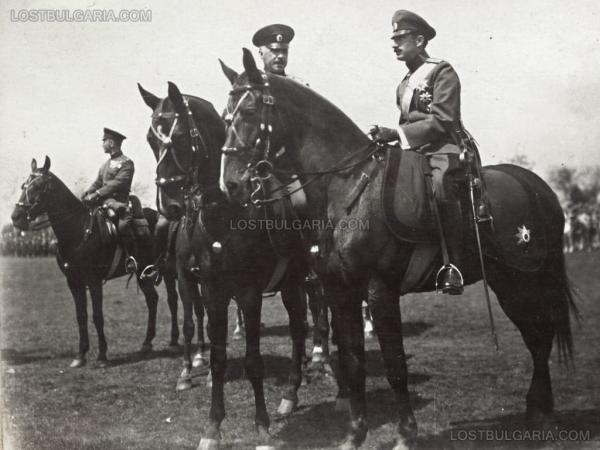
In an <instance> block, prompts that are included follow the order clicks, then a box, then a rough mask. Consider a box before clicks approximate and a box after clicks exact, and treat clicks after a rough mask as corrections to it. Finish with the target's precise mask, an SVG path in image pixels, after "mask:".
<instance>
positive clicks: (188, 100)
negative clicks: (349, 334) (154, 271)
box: [139, 82, 307, 448]
mask: <svg viewBox="0 0 600 450" xmlns="http://www.w3.org/2000/svg"><path fill="white" fill-rule="evenodd" d="M139 90H140V94H141V96H142V98H143V100H144V102H145V103H146V105H148V106H149V107H150V108H151V109H152V111H153V113H152V123H151V126H150V129H149V130H148V135H147V139H148V142H149V144H150V146H151V148H152V150H153V151H154V154H155V156H156V157H157V161H158V163H157V169H156V170H157V185H158V189H159V194H158V198H159V203H160V208H161V210H162V211H164V214H165V215H166V217H167V218H168V219H169V220H179V222H180V225H179V228H178V231H177V236H176V240H175V246H176V250H175V254H176V259H177V277H178V286H179V292H180V295H181V298H182V301H183V303H184V312H185V311H188V310H189V304H190V303H191V302H192V301H193V299H197V298H199V297H200V293H199V291H198V284H200V285H201V288H202V296H203V300H204V302H205V305H206V309H207V312H208V320H209V338H210V343H211V344H210V345H211V347H210V348H211V352H210V368H211V376H212V403H211V409H210V417H209V422H210V423H209V425H208V427H207V429H206V432H205V436H204V437H203V438H202V441H201V444H200V447H201V448H213V447H216V446H218V442H219V440H220V431H219V429H220V424H221V422H222V420H223V418H224V415H225V409H224V394H223V384H224V375H225V369H226V345H227V320H228V317H227V310H228V304H229V302H230V299H231V298H232V297H235V298H236V301H237V303H238V305H239V306H240V308H241V309H242V312H243V315H244V318H245V320H244V326H245V339H246V356H245V368H246V375H247V377H248V378H249V380H250V382H251V384H252V388H253V390H254V395H255V403H256V415H255V423H256V428H257V430H258V432H259V436H260V438H261V439H264V440H268V427H269V416H268V413H267V411H266V406H265V400H264V393H263V362H262V358H261V355H260V348H259V343H260V314H261V306H262V292H263V291H264V290H265V289H266V290H280V291H281V297H282V300H283V304H284V306H285V308H286V310H287V312H288V315H289V318H290V321H289V326H290V334H291V338H292V356H291V363H290V375H289V378H288V383H287V385H286V386H285V387H284V389H283V399H282V402H281V405H280V407H279V410H278V411H279V413H280V414H283V415H287V414H290V413H291V412H292V411H293V410H294V409H295V408H296V405H297V403H298V396H297V391H298V389H299V387H300V384H301V381H302V365H303V359H304V356H305V337H306V328H305V325H304V322H305V317H306V306H305V305H306V303H305V302H304V299H303V293H302V292H301V289H300V286H301V283H302V281H303V279H304V278H303V277H304V274H305V273H306V271H307V267H306V264H305V262H304V260H303V258H287V257H286V256H285V255H283V256H278V255H277V254H276V250H278V249H280V248H283V247H285V246H287V245H292V246H295V245H296V241H295V239H294V238H291V239H289V233H284V236H283V237H284V242H280V243H279V244H280V245H279V246H278V247H275V248H274V245H276V244H274V242H273V240H274V239H278V238H280V237H281V236H273V235H272V234H269V233H265V232H264V230H262V229H261V228H260V227H259V226H254V227H253V229H246V230H240V229H236V226H234V225H233V222H232V221H233V220H234V218H235V219H237V220H242V221H245V223H246V224H248V223H251V222H253V221H254V223H255V224H257V223H258V221H259V220H261V219H262V218H263V217H264V216H262V214H263V212H264V211H261V212H260V214H261V215H248V214H246V212H245V211H242V212H241V213H239V214H238V212H237V211H232V210H231V207H230V204H229V202H227V201H225V199H224V197H223V196H222V194H221V193H220V190H219V189H218V184H217V182H218V179H219V172H220V149H221V146H222V145H223V142H224V138H225V133H224V130H225V127H224V122H223V120H222V118H221V116H220V115H219V114H218V113H217V112H216V111H215V109H214V107H213V106H212V104H210V103H209V102H207V101H206V100H203V99H201V98H198V97H195V96H191V95H183V94H181V92H180V91H179V88H178V87H177V86H176V85H175V84H174V83H171V82H169V88H168V97H166V98H164V99H161V98H159V97H157V96H155V95H154V94H152V93H150V92H148V91H146V90H145V89H143V88H142V87H141V86H139ZM242 209H243V208H242ZM239 223H241V222H238V224H239ZM290 242H291V244H290ZM288 251H289V250H288ZM257 254H260V255H263V257H262V258H261V260H260V261H256V260H255V259H256V258H255V255H257ZM188 319H189V314H185V315H184V334H185V333H186V330H189V329H190V327H189V325H188ZM186 342H187V339H186ZM185 348H186V347H185V346H184V351H185ZM186 354H187V353H186ZM189 370H190V366H189V358H188V357H186V358H184V371H183V372H182V375H181V379H182V380H181V381H182V382H187V383H190V384H191V380H190V374H189Z"/></svg>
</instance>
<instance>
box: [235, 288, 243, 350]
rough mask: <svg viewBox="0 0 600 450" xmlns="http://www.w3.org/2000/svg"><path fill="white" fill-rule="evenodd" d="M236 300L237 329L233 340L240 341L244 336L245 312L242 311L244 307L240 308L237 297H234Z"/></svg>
mask: <svg viewBox="0 0 600 450" xmlns="http://www.w3.org/2000/svg"><path fill="white" fill-rule="evenodd" d="M234 301H235V312H236V318H235V329H234V330H233V340H234V341H239V340H240V339H242V338H243V337H244V313H243V312H242V308H240V306H239V304H238V302H237V299H236V298H235V297H234Z"/></svg>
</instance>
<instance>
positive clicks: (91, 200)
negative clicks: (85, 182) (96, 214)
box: [83, 192, 100, 204]
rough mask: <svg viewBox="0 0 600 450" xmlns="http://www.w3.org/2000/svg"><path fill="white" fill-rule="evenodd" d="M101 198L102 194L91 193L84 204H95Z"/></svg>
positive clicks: (84, 199) (84, 198) (87, 195)
mask: <svg viewBox="0 0 600 450" xmlns="http://www.w3.org/2000/svg"><path fill="white" fill-rule="evenodd" d="M99 198H100V194H98V192H90V193H89V194H86V195H85V196H84V197H83V203H88V204H91V203H95V202H96V201H97V200H98V199H99Z"/></svg>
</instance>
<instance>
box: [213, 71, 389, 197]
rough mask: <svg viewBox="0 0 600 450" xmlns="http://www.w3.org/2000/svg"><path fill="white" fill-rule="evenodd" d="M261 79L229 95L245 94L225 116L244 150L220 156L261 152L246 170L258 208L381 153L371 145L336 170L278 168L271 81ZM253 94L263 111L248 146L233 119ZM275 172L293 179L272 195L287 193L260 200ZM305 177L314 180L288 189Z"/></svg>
mask: <svg viewBox="0 0 600 450" xmlns="http://www.w3.org/2000/svg"><path fill="white" fill-rule="evenodd" d="M262 79H263V84H257V83H248V84H245V85H242V86H238V87H236V88H234V89H232V90H231V91H230V92H229V95H230V96H233V95H236V94H239V93H241V92H243V93H244V95H242V97H241V98H240V99H239V100H238V102H237V103H236V105H235V107H234V109H233V111H231V112H228V113H227V114H226V115H225V123H226V125H227V127H228V129H231V130H232V132H233V133H234V134H235V135H236V137H237V138H238V140H239V141H240V142H241V143H242V144H243V145H242V147H241V148H237V147H225V146H223V148H222V149H221V153H222V154H223V155H225V156H227V155H236V154H240V153H241V152H243V151H246V150H251V149H253V148H256V149H258V150H259V151H260V154H261V157H260V159H258V158H255V159H258V161H256V162H255V163H249V164H248V166H247V170H248V172H249V173H250V181H251V182H252V183H255V185H256V187H255V188H254V190H253V191H252V193H251V194H250V201H251V202H252V204H254V205H255V206H259V207H260V206H261V205H263V204H268V203H274V202H277V201H280V200H283V199H285V198H289V197H290V196H291V195H292V194H294V193H296V192H298V191H300V190H302V189H303V188H304V187H306V186H308V185H309V184H311V183H313V182H314V181H316V180H317V179H318V178H320V177H321V176H324V175H328V174H334V173H339V172H343V171H346V170H349V169H352V168H354V167H357V166H359V165H361V164H363V163H364V162H365V161H367V160H368V159H370V158H372V157H373V156H374V155H375V154H376V153H377V152H379V151H380V150H381V149H382V146H381V145H377V144H376V143H375V142H370V143H369V144H368V145H367V146H366V147H365V148H361V149H359V150H358V151H357V152H354V153H352V154H350V155H348V157H346V158H344V159H343V160H342V161H341V162H340V164H338V165H335V166H334V167H332V168H330V169H326V170H320V171H306V172H297V171H284V170H279V169H276V168H275V163H274V161H273V159H276V158H277V157H278V156H279V155H280V154H281V152H277V153H276V154H275V157H274V158H272V157H271V135H272V134H273V125H272V123H271V119H272V116H273V109H274V105H275V98H274V97H273V96H272V95H271V92H270V84H269V82H268V79H267V76H266V74H264V73H263V74H262ZM252 91H259V92H260V93H261V97H262V102H261V103H262V110H261V113H260V125H259V133H258V136H257V138H256V141H255V142H254V145H248V144H247V143H246V142H244V140H243V139H242V138H241V137H240V136H239V134H238V132H237V130H236V128H235V126H234V125H233V120H234V118H235V115H236V114H237V113H238V111H239V109H240V107H241V104H242V102H243V101H244V99H245V98H246V97H247V96H248V95H249V94H250V92H252ZM371 147H373V148H371ZM369 149H371V150H370V151H368V152H367V154H366V155H365V156H364V158H361V159H360V160H359V161H358V162H353V163H351V164H347V165H345V164H346V163H347V162H348V161H350V160H352V159H353V158H354V157H355V156H357V155H359V154H361V153H363V152H364V151H365V150H369ZM274 173H275V174H279V175H282V176H286V177H288V178H290V181H289V182H287V183H283V184H282V185H281V186H280V187H279V188H277V189H275V190H272V191H271V194H273V193H276V192H277V191H285V192H283V193H282V194H281V195H280V196H277V197H271V198H267V199H264V198H258V197H257V196H258V195H259V194H260V193H261V192H266V189H265V182H266V181H267V180H268V179H269V178H270V177H271V176H272V175H273V174H274ZM302 175H304V176H306V175H313V178H311V179H310V180H308V181H306V182H305V183H302V184H300V186H299V187H297V188H294V189H293V190H289V189H287V188H288V186H289V185H290V184H292V183H294V182H295V180H296V177H297V176H302Z"/></svg>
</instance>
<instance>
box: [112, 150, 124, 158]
mask: <svg viewBox="0 0 600 450" xmlns="http://www.w3.org/2000/svg"><path fill="white" fill-rule="evenodd" d="M119 156H123V152H122V151H121V150H118V151H116V152H114V153H112V154H111V155H110V159H115V158H118V157H119Z"/></svg>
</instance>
